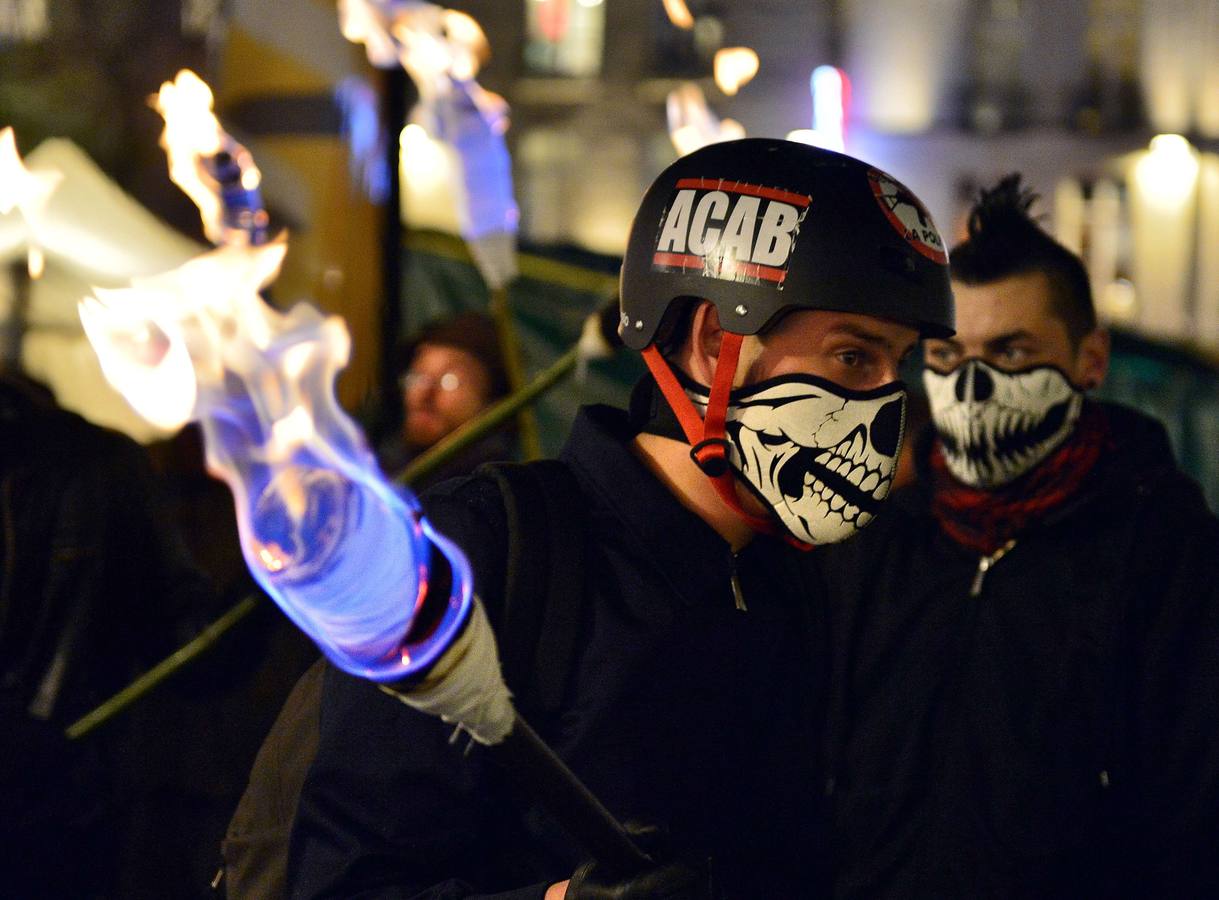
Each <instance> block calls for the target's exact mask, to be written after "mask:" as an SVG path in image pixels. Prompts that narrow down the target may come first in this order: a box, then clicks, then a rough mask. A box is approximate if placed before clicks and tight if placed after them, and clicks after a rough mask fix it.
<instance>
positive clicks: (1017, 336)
mask: <svg viewBox="0 0 1219 900" xmlns="http://www.w3.org/2000/svg"><path fill="white" fill-rule="evenodd" d="M1036 338H1037V336H1036V335H1035V334H1033V333H1032V332H1031V331H1027V330H1025V329H1023V328H1017V329H1016V330H1015V331H1008V332H1005V333H1004V334H1000V335H997V336H995V337H993V338H990V339H989V340H988V341H987V342H986V346H987V348H988V349H990V348H995V347H1002V346H1004V345H1005V344H1010V343H1011V342H1012V341H1019V340H1036Z"/></svg>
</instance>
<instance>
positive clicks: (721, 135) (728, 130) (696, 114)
mask: <svg viewBox="0 0 1219 900" xmlns="http://www.w3.org/2000/svg"><path fill="white" fill-rule="evenodd" d="M665 106H666V111H667V114H668V119H669V139H670V140H671V141H672V142H673V147H674V149H675V150H677V152H678V154H679V155H681V156H685V155H686V154H687V153H693V152H694V151H695V150H697V149H699V148H700V147H705V146H707V145H708V144H715V143H718V142H720V141H731V140H736V139H737V138H743V137H745V127H744V126H743V125H741V123H740V122H737V121H736V120H735V119H723V120H721V119H720V118H719V117H718V116H716V115H715V113H713V112H712V111H711V109H710V107H708V106H707V98H706V96H704V94H703V91H702V88H700V87H699V86H698V85H697V84H694V83H693V82H686V83H685V84H683V85H681V87H679V88H677V89H676V90H673V91H670V93H669V98H668V101H667V102H666V104H665Z"/></svg>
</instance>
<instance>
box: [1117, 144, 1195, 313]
mask: <svg viewBox="0 0 1219 900" xmlns="http://www.w3.org/2000/svg"><path fill="white" fill-rule="evenodd" d="M1198 168H1199V164H1198V157H1197V154H1196V152H1195V151H1194V149H1193V147H1191V146H1190V143H1189V141H1187V140H1186V139H1185V138H1183V137H1181V136H1180V135H1176V134H1161V135H1157V136H1156V137H1154V138H1152V140H1151V147H1150V149H1149V150H1148V151H1147V152H1145V153H1143V154H1141V155H1140V157H1139V158H1138V160H1137V161H1136V162H1135V164H1134V166H1133V167H1132V169H1131V174H1130V181H1129V184H1130V218H1131V224H1132V226H1133V234H1134V283H1135V286H1136V287H1137V289H1138V296H1139V325H1140V327H1141V328H1142V329H1144V330H1146V331H1148V332H1149V333H1152V334H1161V335H1167V336H1170V337H1183V336H1184V335H1185V334H1186V332H1187V329H1188V327H1189V323H1188V316H1187V309H1188V305H1187V304H1188V294H1189V280H1190V272H1191V271H1192V269H1193V247H1194V221H1195V210H1196V205H1197V204H1196V203H1195V196H1196V191H1197V183H1198Z"/></svg>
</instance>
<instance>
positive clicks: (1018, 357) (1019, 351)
mask: <svg viewBox="0 0 1219 900" xmlns="http://www.w3.org/2000/svg"><path fill="white" fill-rule="evenodd" d="M999 355H1000V356H1001V357H1002V358H1003V361H1004V362H1009V363H1018V362H1022V361H1023V360H1025V359H1026V358H1027V357H1028V355H1029V352H1028V350H1026V349H1025V348H1024V347H1004V348H1003V350H1002V351H1000V354H999Z"/></svg>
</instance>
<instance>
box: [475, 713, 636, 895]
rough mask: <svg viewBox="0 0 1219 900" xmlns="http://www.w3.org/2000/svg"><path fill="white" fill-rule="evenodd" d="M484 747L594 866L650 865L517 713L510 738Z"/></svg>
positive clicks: (619, 869) (626, 871) (621, 870)
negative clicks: (563, 830) (539, 803)
mask: <svg viewBox="0 0 1219 900" xmlns="http://www.w3.org/2000/svg"><path fill="white" fill-rule="evenodd" d="M488 749H489V750H490V751H492V752H493V754H494V755H495V757H496V758H497V760H498V761H500V762H501V763H502V764H503V766H504V767H505V768H506V769H507V770H508V771H509V772H511V773H512V774H513V775H514V776H515V777H516V778H517V780H518V781H520V782H521V783H522V784H523V785H524V786H525V787H526V788H528V789H529V790H531V791H532V792H533V793H534V795H535V796H537V797H538V799H539V800H541V801H542V802H543V803H544V804H545V805H546V808H547V809H549V810H550V811H551V813H553V814H554V816H555V817H556V818H557V819H558V820H559V821H560V823H562V825H563V827H565V828H566V829H567V830H568V831H569V832H571V834H572V836H573V837H575V838H576V840H578V841H579V842H580V843H581V844H583V845H584V847H585V849H586V850H588V852H589V853H591V854H592V856H593V858H594V859H596V860H597V862H598V863H600V864H601V865H603V866H605V867H606V868H608V869H610V870H612V871H613V872H615V873H616V874H619V875H623V876H626V875H630V874H632V873H634V872H638V871H640V870H642V869H644V868H647V867H648V866H650V865H652V860H651V858H650V857H649V856H648V855H647V854H646V853H644V852H643V851H642V850H640V849H639V847H638V846H637V845H636V844H635V842H634V841H633V840H632V839H631V836H630V834H628V833H627V830H626V829H625V828H624V827H623V826H622V823H621V822H619V821H618V820H617V819H616V818H614V815H613V813H611V812H610V811H609V810H608V809H606V808H605V807H604V806H603V805H602V804H601V801H600V800H598V799H597V797H596V795H595V794H593V792H592V791H590V790H589V789H588V788H587V787H586V786H585V784H584V782H582V781H581V780H580V779H579V777H578V776H577V775H576V774H575V773H574V772H573V771H572V770H571V769H569V768H568V767H567V764H566V763H565V762H563V760H561V759H559V757H558V755H557V754H556V753H555V752H554V751H553V750H551V749H550V747H549V746H548V745H547V744H546V742H545V741H543V740H542V739H541V738H540V737H539V736H538V734H537V732H536V731H534V730H533V729H532V728H531V727H530V726H529V723H528V722H526V721H525V720H524V719H522V718H521V716H520V715H519V714H518V715H517V716H516V721H515V722H514V723H513V725H512V731H510V732H509V733H508V736H507V737H506V738H504V740H503V741H502V742H501V743H499V744H495V745H492V746H491V747H488Z"/></svg>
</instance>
